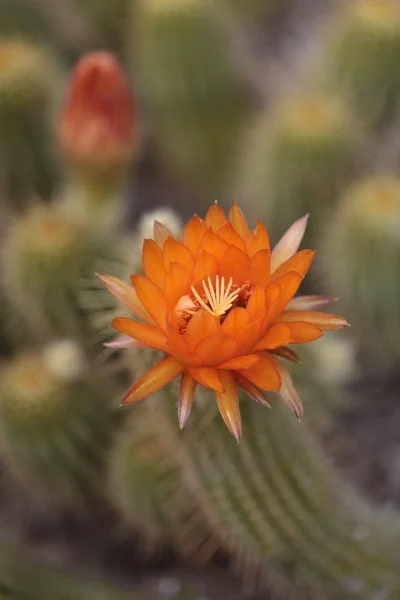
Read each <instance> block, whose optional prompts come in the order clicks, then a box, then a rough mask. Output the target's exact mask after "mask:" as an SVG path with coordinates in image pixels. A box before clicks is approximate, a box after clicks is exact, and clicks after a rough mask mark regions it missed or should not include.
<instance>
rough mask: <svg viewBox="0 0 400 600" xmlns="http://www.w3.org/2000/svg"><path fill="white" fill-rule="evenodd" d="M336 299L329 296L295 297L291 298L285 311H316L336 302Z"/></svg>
mask: <svg viewBox="0 0 400 600" xmlns="http://www.w3.org/2000/svg"><path fill="white" fill-rule="evenodd" d="M337 300H338V299H337V298H331V297H329V296H297V297H296V298H292V300H291V301H290V302H289V304H288V305H287V307H286V310H317V309H318V308H323V307H324V306H328V304H333V303H334V302H337Z"/></svg>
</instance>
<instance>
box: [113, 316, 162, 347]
mask: <svg viewBox="0 0 400 600" xmlns="http://www.w3.org/2000/svg"><path fill="white" fill-rule="evenodd" d="M111 327H114V329H116V330H117V331H119V332H120V333H126V335H129V336H130V337H132V338H133V339H135V340H137V341H138V342H141V343H142V344H146V346H150V348H158V350H162V351H163V352H168V346H167V338H166V337H165V335H164V334H163V332H162V331H161V330H160V329H159V328H158V327H153V325H145V324H144V323H138V321H133V320H132V319H128V318H126V317H117V318H116V319H114V320H113V321H112V323H111Z"/></svg>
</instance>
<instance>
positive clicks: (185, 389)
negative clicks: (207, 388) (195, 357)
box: [178, 371, 197, 429]
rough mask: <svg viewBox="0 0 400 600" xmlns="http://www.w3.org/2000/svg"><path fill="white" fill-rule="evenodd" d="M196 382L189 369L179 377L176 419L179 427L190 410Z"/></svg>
mask: <svg viewBox="0 0 400 600" xmlns="http://www.w3.org/2000/svg"><path fill="white" fill-rule="evenodd" d="M196 386H197V382H196V380H195V379H193V377H192V376H191V374H190V373H189V371H185V372H184V373H183V374H182V377H181V387H180V392H179V405H178V421H179V427H180V428H181V429H183V428H184V426H185V425H186V422H187V420H188V418H189V415H190V411H191V410H192V405H193V399H194V392H195V390H196Z"/></svg>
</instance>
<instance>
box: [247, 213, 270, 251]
mask: <svg viewBox="0 0 400 600" xmlns="http://www.w3.org/2000/svg"><path fill="white" fill-rule="evenodd" d="M246 248H247V252H248V253H249V255H250V256H254V254H255V253H256V252H258V251H259V250H269V251H271V248H270V244H269V237H268V233H267V230H266V229H265V227H264V225H263V224H262V223H261V221H259V220H258V219H257V221H256V228H255V230H254V231H251V232H250V234H249V236H248V237H247V239H246Z"/></svg>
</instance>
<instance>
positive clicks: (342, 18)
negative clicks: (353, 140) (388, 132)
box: [322, 0, 400, 125]
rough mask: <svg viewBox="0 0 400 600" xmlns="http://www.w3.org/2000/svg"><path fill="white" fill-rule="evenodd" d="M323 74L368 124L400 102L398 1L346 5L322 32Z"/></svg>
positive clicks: (382, 120)
mask: <svg viewBox="0 0 400 600" xmlns="http://www.w3.org/2000/svg"><path fill="white" fill-rule="evenodd" d="M326 35H327V37H328V43H327V45H326V48H325V51H324V53H323V63H322V69H323V71H324V76H325V77H326V78H327V80H328V81H329V82H330V83H331V84H332V87H334V88H335V87H336V89H339V90H340V91H341V92H343V93H344V94H345V96H346V97H347V98H348V99H349V100H350V101H351V103H352V105H353V107H354V110H355V112H356V113H357V114H359V115H360V116H361V117H363V118H364V119H365V120H366V122H368V123H371V124H375V125H379V124H382V123H385V122H387V121H388V119H390V117H392V116H393V113H394V110H395V109H396V107H397V105H398V102H399V97H400V96H399V94H400V76H399V70H398V64H399V61H400V5H399V3H398V2H397V0H356V1H355V2H350V3H347V4H344V6H343V8H342V10H341V12H340V14H339V16H338V17H337V18H336V16H335V18H334V21H333V23H332V24H331V25H330V26H329V29H328V30H327V32H326Z"/></svg>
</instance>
